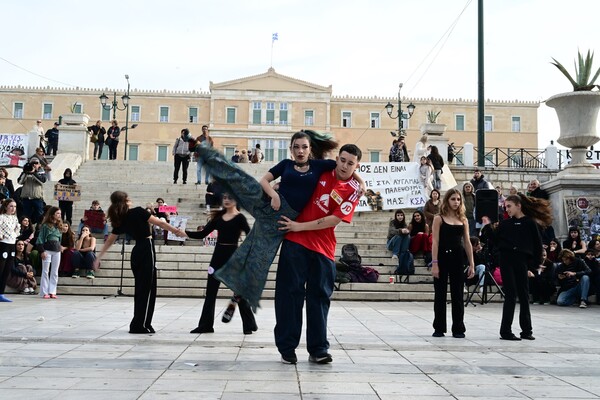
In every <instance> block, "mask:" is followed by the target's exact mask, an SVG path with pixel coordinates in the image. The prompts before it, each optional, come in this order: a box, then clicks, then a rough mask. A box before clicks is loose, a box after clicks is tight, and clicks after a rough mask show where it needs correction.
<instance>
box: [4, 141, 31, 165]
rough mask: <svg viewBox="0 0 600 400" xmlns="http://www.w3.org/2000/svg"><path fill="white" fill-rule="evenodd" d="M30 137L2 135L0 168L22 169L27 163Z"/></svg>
mask: <svg viewBox="0 0 600 400" xmlns="http://www.w3.org/2000/svg"><path fill="white" fill-rule="evenodd" d="M28 147H29V136H28V135H25V134H13V133H0V166H3V167H22V166H23V165H24V164H25V163H26V162H27V150H28Z"/></svg>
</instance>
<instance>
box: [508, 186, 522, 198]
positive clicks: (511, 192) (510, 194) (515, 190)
mask: <svg viewBox="0 0 600 400" xmlns="http://www.w3.org/2000/svg"><path fill="white" fill-rule="evenodd" d="M518 193H519V191H518V190H517V188H516V187H514V186H511V187H510V189H509V190H508V195H509V196H514V195H516V194H518Z"/></svg>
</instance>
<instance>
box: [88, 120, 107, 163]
mask: <svg viewBox="0 0 600 400" xmlns="http://www.w3.org/2000/svg"><path fill="white" fill-rule="evenodd" d="M88 132H90V133H91V137H90V141H91V142H92V143H94V160H97V159H100V158H102V150H103V148H104V135H106V129H104V127H103V126H102V121H100V120H98V121H96V124H95V125H92V126H88Z"/></svg>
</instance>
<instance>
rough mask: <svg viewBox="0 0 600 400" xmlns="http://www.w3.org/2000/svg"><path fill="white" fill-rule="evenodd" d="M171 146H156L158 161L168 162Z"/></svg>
mask: <svg viewBox="0 0 600 400" xmlns="http://www.w3.org/2000/svg"><path fill="white" fill-rule="evenodd" d="M168 154H169V146H156V161H167V155H168Z"/></svg>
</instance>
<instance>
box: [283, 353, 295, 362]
mask: <svg viewBox="0 0 600 400" xmlns="http://www.w3.org/2000/svg"><path fill="white" fill-rule="evenodd" d="M281 362H282V363H284V364H296V363H297V362H298V357H296V353H291V354H282V355H281Z"/></svg>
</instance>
